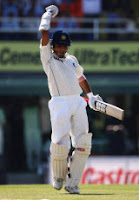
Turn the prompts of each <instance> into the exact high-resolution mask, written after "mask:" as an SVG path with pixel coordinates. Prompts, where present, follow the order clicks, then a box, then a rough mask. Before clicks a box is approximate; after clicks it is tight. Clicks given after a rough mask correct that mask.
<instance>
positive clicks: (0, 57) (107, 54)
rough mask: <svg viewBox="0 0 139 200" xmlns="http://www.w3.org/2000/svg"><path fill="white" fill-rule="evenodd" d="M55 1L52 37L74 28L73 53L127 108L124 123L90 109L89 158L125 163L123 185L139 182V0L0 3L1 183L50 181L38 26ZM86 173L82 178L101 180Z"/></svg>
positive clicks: (99, 88) (106, 95)
mask: <svg viewBox="0 0 139 200" xmlns="http://www.w3.org/2000/svg"><path fill="white" fill-rule="evenodd" d="M51 4H55V5H57V6H58V8H59V14H58V16H57V18H55V19H54V20H53V21H52V28H51V30H50V35H51V34H52V33H53V32H54V31H56V30H61V29H62V30H65V31H67V32H69V33H70V35H71V39H72V45H71V47H70V48H69V52H70V53H71V54H73V55H75V56H76V57H77V58H78V60H79V62H80V64H81V65H82V66H83V68H84V70H85V74H86V77H87V79H88V81H89V83H90V85H91V87H92V90H93V92H94V93H96V94H97V93H99V94H100V96H102V97H103V99H104V101H106V102H109V103H111V104H114V105H117V106H119V107H121V108H123V109H124V110H125V119H124V121H119V120H116V119H114V118H112V117H109V116H106V115H104V114H102V113H99V112H95V111H93V110H91V109H89V107H87V112H88V118H89V127H90V132H92V133H93V140H92V152H91V156H90V157H91V158H92V159H93V160H95V159H96V160H95V163H97V164H98V166H100V165H101V166H104V168H105V164H106V163H108V166H110V164H109V163H111V160H110V159H112V160H113V163H115V167H116V168H117V167H119V168H118V169H119V170H121V166H119V163H120V162H122V161H123V160H124V164H123V165H122V167H123V168H122V170H123V171H122V175H124V173H125V176H126V178H125V179H124V180H126V181H127V179H128V178H129V179H130V180H131V182H128V181H127V182H126V181H123V182H124V183H139V160H138V159H139V158H138V156H139V0H111V1H110V0H74V1H73V0H51V1H49V0H4V1H2V0H0V184H19V183H50V179H51V177H50V172H49V145H50V136H51V125H50V118H49V111H48V107H47V103H48V101H49V99H50V95H49V92H48V88H47V78H46V75H45V74H44V72H43V69H42V66H41V63H40V56H39V42H40V38H41V34H40V32H39V31H38V27H39V23H40V18H41V15H42V14H43V13H44V11H45V7H47V6H49V5H51ZM99 158H100V159H102V160H101V162H100V160H97V159H99ZM133 158H134V159H133ZM115 159H116V160H115ZM129 159H130V161H129ZM132 159H133V160H132ZM100 163H101V164H100ZM130 164H133V166H131V168H130V169H128V170H130V171H128V170H127V167H129V165H130ZM90 165H91V164H90ZM98 166H97V168H98ZM108 166H106V168H107V170H108ZM112 167H113V166H111V168H110V170H111V169H112ZM104 168H103V169H102V170H105V169H104ZM93 169H94V168H93ZM107 170H106V174H107V173H110V172H111V171H107ZM131 171H132V172H134V173H133V174H132V172H131ZM114 173H115V172H114ZM117 173H118V174H119V175H118V177H120V174H121V171H118V172H117ZM129 174H130V176H131V175H132V176H131V177H129ZM91 175H92V179H93V175H95V176H98V173H96V174H95V170H94V171H93V172H92V171H91ZM85 178H87V177H84V179H83V181H82V183H102V182H99V181H98V182H97V181H90V182H89V181H85ZM117 180H118V179H117ZM123 182H122V181H121V182H118V181H117V182H116V183H123ZM103 183H104V182H103ZM108 183H109V182H108Z"/></svg>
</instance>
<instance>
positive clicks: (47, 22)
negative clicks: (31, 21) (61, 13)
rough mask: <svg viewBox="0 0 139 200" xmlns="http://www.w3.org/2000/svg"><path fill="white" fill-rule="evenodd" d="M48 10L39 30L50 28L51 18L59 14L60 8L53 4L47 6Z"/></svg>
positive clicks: (43, 16)
mask: <svg viewBox="0 0 139 200" xmlns="http://www.w3.org/2000/svg"><path fill="white" fill-rule="evenodd" d="M45 9H46V12H45V13H44V14H43V15H42V18H41V23H40V26H39V31H42V30H49V29H50V23H51V19H52V18H54V17H55V16H56V15H57V14H58V8H57V7H56V6H55V5H51V6H48V7H46V8H45Z"/></svg>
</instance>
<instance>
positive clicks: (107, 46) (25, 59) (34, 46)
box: [0, 41, 139, 72]
mask: <svg viewBox="0 0 139 200" xmlns="http://www.w3.org/2000/svg"><path fill="white" fill-rule="evenodd" d="M68 51H69V53H71V54H72V55H75V56H76V57H77V58H78V60H79V63H80V64H81V65H82V66H83V68H84V70H85V72H138V71H139V44H138V42H72V45H71V47H69V50H68ZM2 71H19V72H22V71H23V72H24V71H31V72H42V71H43V68H42V65H41V62H40V53H39V41H38V42H29V41H24V42H23V41H22V42H15V41H10V42H9V41H8V42H6V41H1V45H0V72H2Z"/></svg>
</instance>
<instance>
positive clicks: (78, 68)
mask: <svg viewBox="0 0 139 200" xmlns="http://www.w3.org/2000/svg"><path fill="white" fill-rule="evenodd" d="M72 59H73V60H74V63H75V73H76V76H77V78H78V79H79V78H80V77H81V76H83V72H84V70H83V67H82V66H81V65H80V64H79V62H78V60H77V58H76V57H75V56H72Z"/></svg>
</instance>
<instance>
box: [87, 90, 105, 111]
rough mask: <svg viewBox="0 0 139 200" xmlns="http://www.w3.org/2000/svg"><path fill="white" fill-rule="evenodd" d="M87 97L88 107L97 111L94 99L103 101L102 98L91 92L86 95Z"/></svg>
mask: <svg viewBox="0 0 139 200" xmlns="http://www.w3.org/2000/svg"><path fill="white" fill-rule="evenodd" d="M88 97H89V102H88V104H89V107H90V108H91V109H93V110H95V111H98V110H97V109H96V105H95V102H96V101H103V99H102V98H101V97H100V96H99V95H98V94H97V95H93V93H90V95H88Z"/></svg>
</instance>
